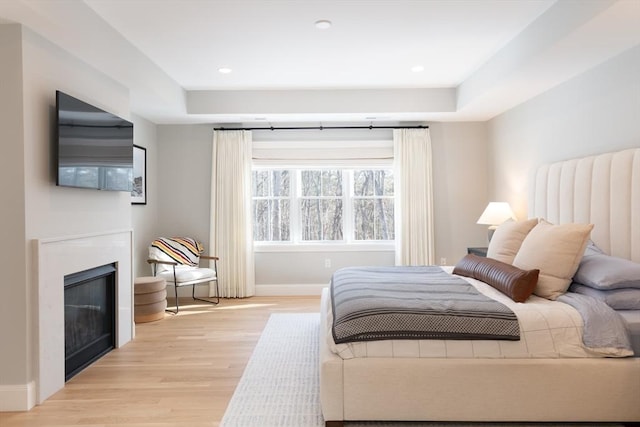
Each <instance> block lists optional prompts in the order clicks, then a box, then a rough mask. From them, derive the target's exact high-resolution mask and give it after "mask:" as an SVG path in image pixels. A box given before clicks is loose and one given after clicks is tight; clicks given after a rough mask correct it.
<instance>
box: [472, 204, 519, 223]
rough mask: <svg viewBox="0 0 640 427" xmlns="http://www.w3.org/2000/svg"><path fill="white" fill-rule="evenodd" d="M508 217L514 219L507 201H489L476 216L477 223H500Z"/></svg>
mask: <svg viewBox="0 0 640 427" xmlns="http://www.w3.org/2000/svg"><path fill="white" fill-rule="evenodd" d="M508 219H514V220H515V219H516V216H515V214H514V213H513V210H511V206H509V203H507V202H490V203H489V204H488V205H487V207H486V208H485V210H484V212H482V215H480V218H478V221H477V224H485V225H500V224H502V223H503V222H505V221H506V220H508Z"/></svg>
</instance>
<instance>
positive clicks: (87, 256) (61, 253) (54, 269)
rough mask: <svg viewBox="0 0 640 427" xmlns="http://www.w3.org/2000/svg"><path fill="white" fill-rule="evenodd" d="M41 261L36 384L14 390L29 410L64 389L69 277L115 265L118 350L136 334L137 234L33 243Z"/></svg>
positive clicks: (124, 232) (117, 233) (121, 232)
mask: <svg viewBox="0 0 640 427" xmlns="http://www.w3.org/2000/svg"><path fill="white" fill-rule="evenodd" d="M35 244H36V254H37V259H38V266H37V272H38V275H37V281H38V293H37V295H36V300H37V307H38V311H37V319H35V320H36V322H37V325H38V336H37V359H36V361H35V364H36V366H35V381H33V382H32V383H30V384H28V385H27V387H24V390H23V389H20V390H19V391H17V392H16V396H17V397H16V400H18V399H20V401H21V402H22V401H23V402H26V403H24V404H23V405H24V409H20V410H28V409H30V408H31V407H33V405H35V404H37V403H42V402H44V401H45V400H46V399H47V398H49V397H50V396H51V395H53V394H54V393H55V392H57V391H58V390H60V389H62V388H63V387H64V386H65V377H66V374H65V353H66V351H65V347H66V342H65V309H64V305H65V303H64V296H65V295H64V294H65V292H64V282H65V278H66V277H67V276H69V275H72V274H75V273H76V272H79V271H85V270H90V269H93V268H94V267H96V266H104V265H107V266H108V265H112V266H115V267H116V271H115V284H114V285H113V287H114V288H115V289H114V292H115V301H114V305H115V308H114V310H115V315H114V317H115V330H114V336H115V347H116V348H119V347H122V346H123V345H125V344H126V343H128V342H129V341H130V340H131V339H132V338H133V336H134V332H135V324H134V323H133V262H132V261H133V231H132V230H112V231H103V232H98V233H91V234H83V235H76V236H60V237H51V238H45V239H39V240H37V241H35Z"/></svg>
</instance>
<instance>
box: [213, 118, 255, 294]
mask: <svg viewBox="0 0 640 427" xmlns="http://www.w3.org/2000/svg"><path fill="white" fill-rule="evenodd" d="M251 150H252V135H251V132H249V131H214V133H213V150H212V156H213V158H212V162H211V165H212V167H211V227H210V230H211V235H210V237H209V241H210V242H211V245H212V247H213V248H212V249H213V251H212V253H214V254H216V255H217V256H218V257H220V260H219V261H218V281H219V282H220V294H221V295H220V296H222V297H225V298H244V297H250V296H252V295H254V294H255V272H254V261H253V222H252V219H251ZM213 292H215V291H214V290H213V289H210V290H209V294H210V295H211V294H212V293H213ZM211 296H213V295H211Z"/></svg>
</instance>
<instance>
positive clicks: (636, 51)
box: [488, 47, 640, 218]
mask: <svg viewBox="0 0 640 427" xmlns="http://www.w3.org/2000/svg"><path fill="white" fill-rule="evenodd" d="M488 132H489V150H490V152H491V153H492V156H491V157H490V168H489V170H490V171H491V174H490V181H491V189H490V193H491V194H492V195H494V196H495V197H496V198H500V199H504V200H506V201H509V202H511V204H512V206H513V208H514V210H515V211H516V214H517V215H518V216H519V217H523V218H524V217H525V216H526V214H527V212H528V205H527V197H528V196H529V194H530V192H531V187H530V185H529V182H530V181H531V179H532V177H533V176H534V173H535V170H536V168H537V167H538V166H540V165H542V164H545V163H549V162H554V161H559V160H565V159H570V158H574V157H581V156H587V155H592V154H598V153H604V152H608V151H616V150H622V149H625V148H631V147H640V47H635V48H633V49H630V50H628V51H626V52H623V53H622V54H620V55H618V56H617V57H614V58H612V59H611V60H609V61H607V62H605V63H604V64H601V65H599V66H597V67H595V68H593V69H591V70H590V71H588V72H586V73H583V74H581V75H579V76H577V77H575V78H573V79H572V80H569V81H568V82H566V83H564V84H562V85H559V86H557V87H556V88H554V89H553V90H550V91H548V92H545V93H543V94H541V95H539V96H538V97H536V98H534V99H532V100H530V101H528V102H526V103H524V104H521V105H520V106H518V107H516V108H513V109H511V110H509V111H507V112H506V113H504V114H502V115H500V116H498V117H496V118H494V119H493V120H491V121H490V122H489V123H488Z"/></svg>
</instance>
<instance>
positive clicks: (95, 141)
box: [56, 91, 133, 192]
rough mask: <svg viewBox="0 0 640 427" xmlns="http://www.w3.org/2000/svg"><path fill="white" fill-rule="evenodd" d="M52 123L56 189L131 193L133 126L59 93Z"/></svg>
mask: <svg viewBox="0 0 640 427" xmlns="http://www.w3.org/2000/svg"><path fill="white" fill-rule="evenodd" d="M56 121H57V126H56V142H57V175H56V185H58V186H61V187H77V188H93V189H96V190H110V191H127V192H131V189H132V187H133V123H131V122H129V121H127V120H125V119H123V118H121V117H118V116H116V115H115V114H111V113H109V112H107V111H104V110H102V109H100V108H98V107H95V106H93V105H91V104H88V103H86V102H83V101H81V100H79V99H77V98H74V97H73V96H70V95H67V94H65V93H63V92H60V91H56Z"/></svg>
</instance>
